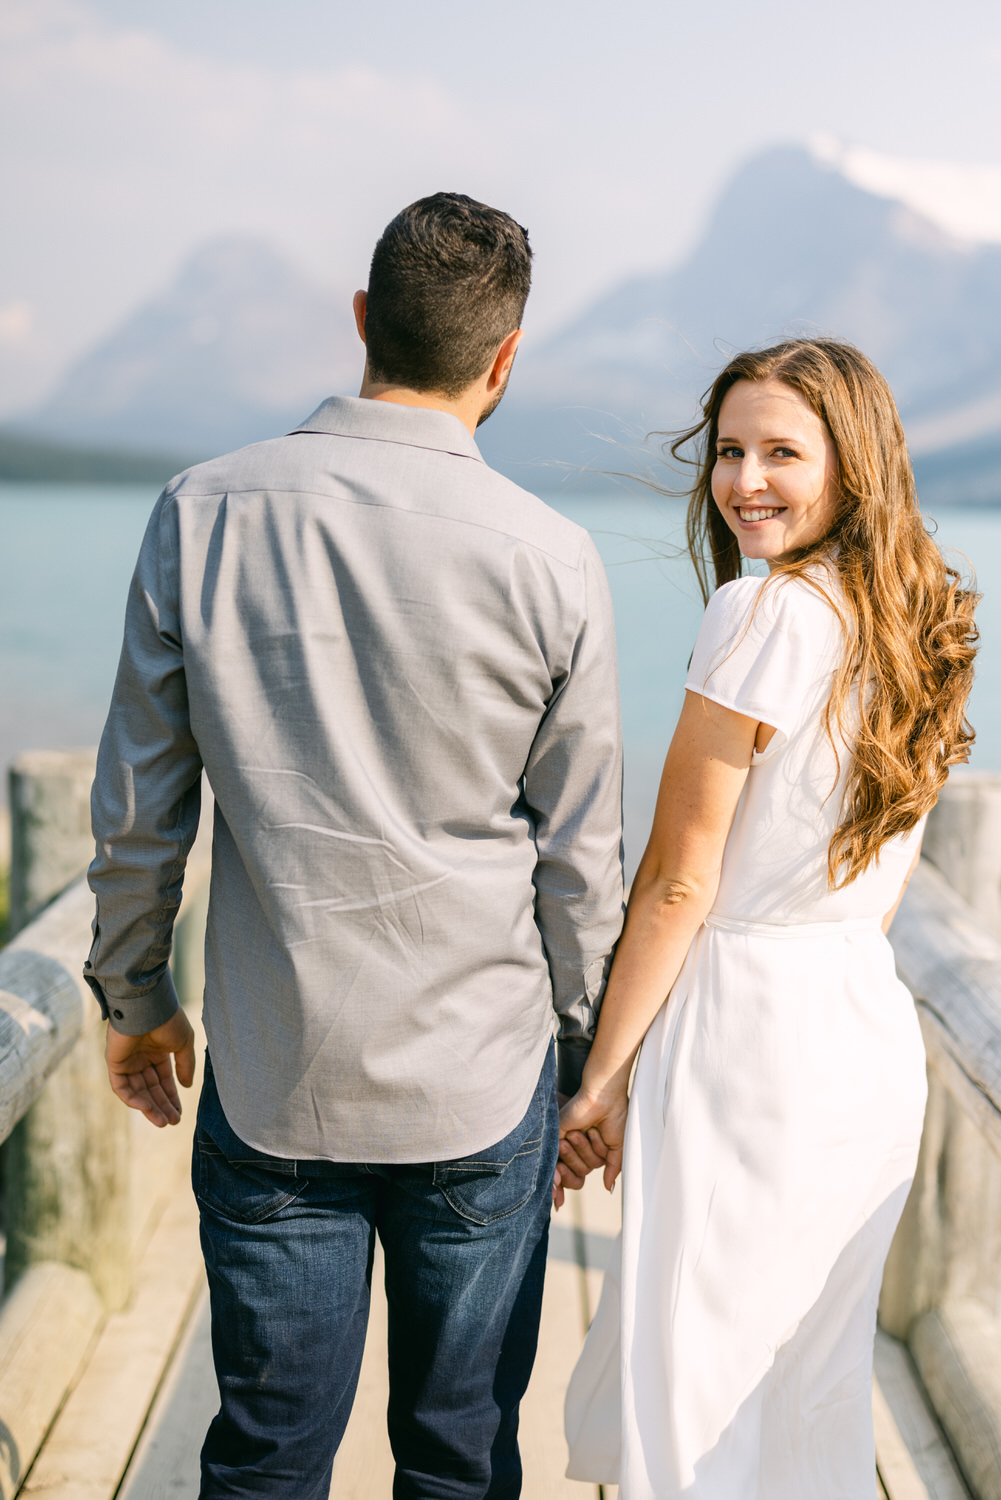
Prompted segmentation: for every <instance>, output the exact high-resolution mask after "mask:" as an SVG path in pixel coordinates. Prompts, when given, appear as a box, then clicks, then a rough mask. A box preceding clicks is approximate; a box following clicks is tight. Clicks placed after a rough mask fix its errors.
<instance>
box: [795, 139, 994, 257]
mask: <svg viewBox="0 0 1001 1500" xmlns="http://www.w3.org/2000/svg"><path fill="white" fill-rule="evenodd" d="M809 148H810V154H811V155H812V157H813V159H814V161H815V162H817V163H818V165H821V166H825V167H828V168H830V169H833V170H834V171H837V172H840V173H841V175H842V176H843V177H845V178H846V179H847V180H848V181H849V182H851V183H853V184H854V186H855V187H859V188H862V189H863V190H864V191H865V192H868V193H875V194H876V195H877V196H878V197H880V198H892V199H895V200H896V201H897V202H899V203H903V204H904V205H905V206H906V207H907V208H910V209H913V211H914V212H915V213H918V214H921V215H922V216H923V217H924V218H926V219H929V220H930V221H931V222H932V223H933V224H935V225H937V226H938V228H939V229H942V230H944V231H945V232H946V234H949V235H952V236H953V237H954V238H956V239H960V240H967V241H973V242H974V243H978V244H995V245H996V244H1001V165H993V164H991V163H988V162H948V161H930V160H927V159H921V158H912V157H904V156H885V155H883V153H882V152H879V151H870V150H869V148H868V147H866V146H851V145H848V144H847V143H846V142H844V141H840V140H838V139H837V138H836V137H835V136H832V135H826V134H818V135H815V136H813V137H812V138H811V139H810V142H809Z"/></svg>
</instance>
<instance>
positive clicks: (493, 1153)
mask: <svg viewBox="0 0 1001 1500" xmlns="http://www.w3.org/2000/svg"><path fill="white" fill-rule="evenodd" d="M545 1124H546V1111H545V1102H544V1098H543V1091H542V1088H541V1086H540V1087H539V1088H537V1089H536V1090H535V1093H534V1094H533V1096H532V1102H531V1104H530V1105H529V1106H528V1110H527V1112H526V1114H525V1116H524V1118H523V1119H522V1120H521V1121H520V1122H519V1123H518V1125H517V1126H516V1127H515V1129H514V1130H513V1131H512V1132H511V1133H510V1135H506V1136H505V1137H504V1139H503V1140H502V1141H498V1142H497V1144H496V1145H495V1146H489V1147H488V1148H487V1149H486V1150H485V1151H477V1152H474V1154H473V1155H472V1156H461V1157H458V1158H457V1159H456V1160H454V1161H439V1162H435V1164H434V1182H435V1186H436V1187H437V1188H438V1189H439V1190H440V1192H441V1194H442V1196H443V1197H444V1199H445V1201H446V1202H447V1203H448V1204H449V1205H450V1207H451V1208H453V1209H454V1210H455V1212H456V1213H457V1214H459V1216H460V1217H461V1218H463V1219H467V1220H469V1221H470V1222H471V1223H473V1224H492V1223H494V1222H495V1221H496V1220H497V1219H506V1218H507V1217H508V1216H509V1215H511V1214H514V1213H517V1211H518V1209H519V1208H522V1207H523V1206H524V1205H525V1204H526V1203H527V1202H528V1200H529V1198H531V1197H532V1195H533V1193H534V1192H535V1190H536V1187H537V1186H538V1181H539V1168H540V1165H541V1162H542V1155H543V1151H542V1148H543V1144H544V1140H545Z"/></svg>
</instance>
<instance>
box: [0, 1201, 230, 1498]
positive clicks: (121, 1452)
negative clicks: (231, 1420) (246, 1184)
mask: <svg viewBox="0 0 1001 1500" xmlns="http://www.w3.org/2000/svg"><path fill="white" fill-rule="evenodd" d="M201 1278H202V1261H201V1253H200V1250H199V1246H198V1221H197V1213H196V1211H195V1205H194V1202H193V1200H192V1198H191V1195H190V1193H187V1192H185V1191H183V1190H180V1191H179V1192H178V1193H177V1195H176V1197H175V1198H174V1200H173V1201H172V1202H171V1203H170V1205H169V1206H168V1208H167V1209H166V1211H165V1213H164V1216H163V1219H162V1220H161V1222H160V1224H159V1225H158V1227H157V1231H156V1233H155V1234H154V1236H153V1238H152V1240H151V1241H150V1244H149V1248H148V1250H147V1252H146V1254H145V1255H144V1257H143V1259H142V1261H141V1263H140V1265H139V1267H138V1270H137V1274H136V1279H135V1292H134V1296H133V1299H132V1302H131V1304H130V1305H129V1306H128V1307H127V1308H126V1309H125V1310H124V1311H123V1312H120V1313H115V1314H113V1315H112V1316H111V1317H109V1318H108V1320H107V1322H106V1323H105V1325H104V1328H103V1329H102V1331H101V1335H100V1338H99V1339H98V1342H97V1344H96V1346H95V1348H94V1352H93V1354H92V1356H91V1358H90V1360H89V1361H88V1363H87V1367H86V1369H85V1371H84V1372H83V1374H82V1375H81V1377H80V1380H79V1382H78V1383H77V1385H76V1386H75V1388H74V1389H73V1390H72V1391H71V1393H70V1395H69V1397H68V1399H67V1401H66V1404H65V1406H64V1407H63V1409H62V1411H61V1412H60V1413H59V1416H58V1417H57V1419H56V1421H55V1423H54V1425H53V1427H52V1430H51V1432H50V1433H49V1435H48V1437H47V1439H46V1441H45V1444H44V1446H43V1448H42V1450H41V1452H40V1453H39V1455H38V1458H37V1460H36V1462H35V1466H34V1468H33V1469H32V1471H31V1473H30V1475H29V1476H28V1479H27V1482H26V1483H25V1485H24V1487H23V1489H22V1491H21V1495H22V1496H23V1497H24V1500H29V1497H35V1496H42V1495H46V1496H54V1495H58V1497H59V1500H110V1497H111V1496H113V1495H114V1494H115V1493H116V1491H117V1489H118V1485H119V1483H120V1481H121V1478H122V1475H123V1474H124V1473H125V1470H126V1468H127V1466H128V1462H129V1458H130V1456H131V1454H132V1450H133V1448H134V1447H135V1444H136V1440H137V1439H138V1437H139V1434H140V1432H141V1431H142V1428H143V1426H144V1424H145V1422H146V1418H147V1414H148V1412H149V1409H150V1406H151V1405H152V1402H153V1398H154V1396H155V1394H156V1391H157V1388H158V1387H159V1384H160V1381H161V1379H162V1377H163V1372H164V1369H165V1367H166V1366H167V1364H168V1362H169V1359H170V1355H171V1351H172V1349H173V1347H174V1346H175V1344H176V1342H177V1338H178V1334H179V1331H180V1330H181V1328H183V1326H184V1324H185V1321H186V1318H187V1314H188V1312H189V1309H190V1308H191V1306H192V1303H193V1301H194V1298H195V1296H196V1295H197V1292H198V1288H199V1286H200V1285H201Z"/></svg>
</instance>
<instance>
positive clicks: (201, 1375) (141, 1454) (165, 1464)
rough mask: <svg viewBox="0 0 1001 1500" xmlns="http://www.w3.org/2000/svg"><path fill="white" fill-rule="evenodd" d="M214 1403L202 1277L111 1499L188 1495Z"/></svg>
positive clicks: (187, 1499) (183, 1498)
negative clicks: (143, 1424) (166, 1367)
mask: <svg viewBox="0 0 1001 1500" xmlns="http://www.w3.org/2000/svg"><path fill="white" fill-rule="evenodd" d="M218 1406H219V1387H218V1384H217V1383H216V1378H215V1367H214V1366H213V1364H212V1343H211V1324H210V1318H209V1293H208V1286H207V1284H206V1283H205V1281H204V1278H203V1281H202V1286H201V1290H200V1291H199V1292H198V1295H197V1298H196V1300H195V1303H194V1306H193V1308H192V1311H191V1315H190V1317H189V1319H188V1323H187V1326H186V1327H185V1329H184V1332H183V1334H182V1336H181V1339H180V1341H179V1342H178V1346H177V1350H176V1352H175V1354H174V1356H173V1359H172V1362H171V1364H170V1367H169V1369H168V1370H167V1373H166V1376H165V1377H164V1380H163V1384H162V1385H161V1386H160V1389H159V1391H158V1392H157V1395H156V1400H155V1401H154V1403H153V1407H152V1410H151V1411H150V1414H149V1420H148V1421H147V1423H146V1426H145V1428H144V1429H143V1433H142V1437H141V1438H140V1439H139V1442H138V1444H137V1445H136V1450H135V1453H134V1454H133V1456H132V1460H131V1462H130V1464H129V1467H128V1469H127V1471H126V1474H125V1478H124V1480H123V1481H122V1487H121V1489H120V1490H119V1492H118V1495H117V1497H116V1500H194V1497H195V1496H196V1495H197V1494H198V1489H199V1485H200V1483H201V1474H200V1464H199V1455H200V1453H201V1447H202V1440H203V1438H204V1436H205V1432H206V1429H207V1428H208V1424H209V1422H210V1421H211V1419H212V1417H213V1416H214V1414H215V1412H216V1411H217V1409H218Z"/></svg>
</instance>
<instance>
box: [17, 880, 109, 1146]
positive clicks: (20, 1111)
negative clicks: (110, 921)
mask: <svg viewBox="0 0 1001 1500" xmlns="http://www.w3.org/2000/svg"><path fill="white" fill-rule="evenodd" d="M93 908H94V898H93V897H92V895H91V894H90V891H89V890H88V889H87V886H86V883H85V882H84V881H83V880H82V879H81V880H79V881H77V882H76V884H75V885H72V886H71V887H70V889H69V890H68V891H66V893H65V894H64V895H63V896H60V898H59V899H58V900H57V901H55V902H54V903H53V904H52V905H51V906H50V907H48V908H47V909H46V910H45V911H44V912H43V913H42V915H41V916H40V917H38V918H36V920H35V921H34V922H32V923H30V924H29V926H27V927H25V928H24V929H23V931H22V932H20V933H19V934H18V936H17V937H16V938H15V939H14V940H13V942H11V943H8V945H7V947H6V948H4V949H3V951H2V952H0V1141H2V1140H6V1139H7V1137H8V1136H9V1135H10V1133H11V1131H12V1130H13V1128H14V1126H15V1125H16V1124H17V1122H18V1120H20V1119H21V1118H22V1116H23V1115H24V1114H25V1113H26V1111H27V1110H28V1108H29V1106H30V1105H31V1104H32V1103H33V1101H34V1100H35V1099H36V1098H37V1097H38V1095H39V1093H40V1092H41V1090H42V1087H43V1086H44V1084H45V1081H46V1079H47V1078H48V1077H49V1075H50V1074H51V1073H52V1072H53V1070H54V1069H55V1068H56V1066H57V1064H58V1063H60V1062H61V1061H62V1059H63V1058H64V1057H65V1056H66V1054H67V1053H68V1052H69V1050H70V1048H71V1047H72V1046H73V1045H74V1043H75V1042H76V1040H77V1037H78V1036H79V1035H80V1033H81V1030H82V1028H83V1022H84V1017H85V1015H86V1014H87V1013H88V1009H89V1007H91V1006H93V1008H94V1010H96V1009H97V1007H96V1006H94V1003H93V1000H92V999H91V997H90V992H89V991H88V990H87V987H86V985H85V984H84V982H83V977H82V975H81V972H80V970H81V967H82V964H83V960H84V958H85V957H86V943H87V935H88V933H89V931H90V922H91V918H92V916H93V914H94V910H93Z"/></svg>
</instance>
